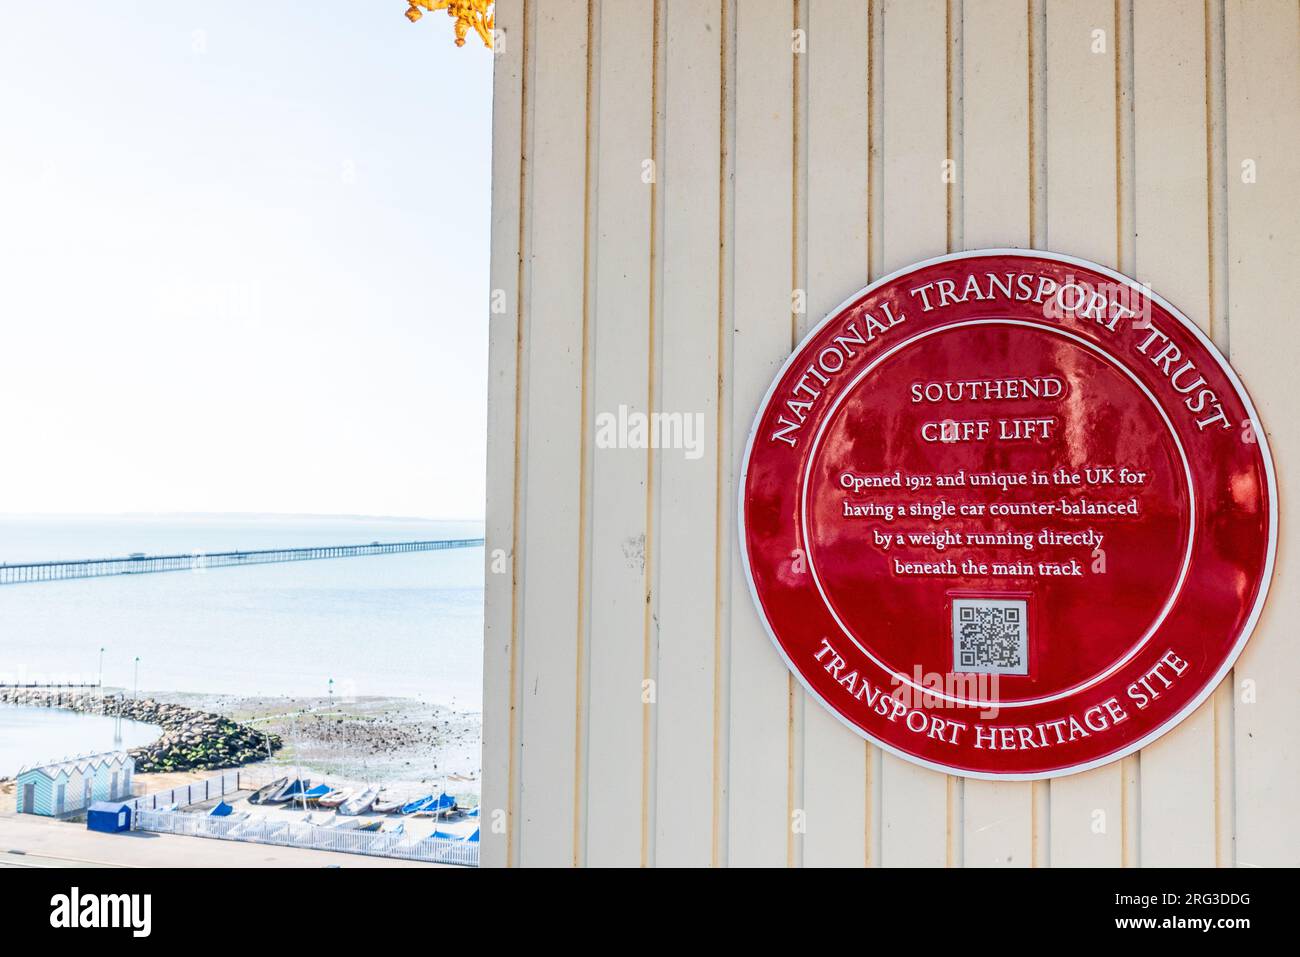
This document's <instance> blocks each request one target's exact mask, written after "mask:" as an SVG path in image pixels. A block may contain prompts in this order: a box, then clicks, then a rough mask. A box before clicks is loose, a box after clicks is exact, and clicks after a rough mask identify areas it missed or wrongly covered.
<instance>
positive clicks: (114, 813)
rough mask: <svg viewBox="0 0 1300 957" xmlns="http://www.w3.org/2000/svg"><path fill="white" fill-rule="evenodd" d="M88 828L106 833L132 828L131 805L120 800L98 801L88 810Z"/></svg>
mask: <svg viewBox="0 0 1300 957" xmlns="http://www.w3.org/2000/svg"><path fill="white" fill-rule="evenodd" d="M86 828H87V829H88V830H91V831H103V832H104V833H105V834H116V833H117V832H118V831H129V830H131V805H129V804H123V803H122V802H120V801H96V802H95V803H94V804H92V805H91V806H90V810H89V811H87V812H86Z"/></svg>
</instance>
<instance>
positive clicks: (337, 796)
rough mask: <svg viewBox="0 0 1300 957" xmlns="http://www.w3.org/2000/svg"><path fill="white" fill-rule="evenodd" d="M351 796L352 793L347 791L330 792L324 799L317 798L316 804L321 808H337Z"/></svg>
mask: <svg viewBox="0 0 1300 957" xmlns="http://www.w3.org/2000/svg"><path fill="white" fill-rule="evenodd" d="M351 796H352V791H351V790H349V789H343V790H338V791H330V793H329V794H326V795H325V796H324V797H322V798H318V799H317V801H316V803H317V804H319V805H320V806H321V807H339V806H340V805H341V804H342V803H343V802H344V801H346V800H347V799H348V798H350V797H351Z"/></svg>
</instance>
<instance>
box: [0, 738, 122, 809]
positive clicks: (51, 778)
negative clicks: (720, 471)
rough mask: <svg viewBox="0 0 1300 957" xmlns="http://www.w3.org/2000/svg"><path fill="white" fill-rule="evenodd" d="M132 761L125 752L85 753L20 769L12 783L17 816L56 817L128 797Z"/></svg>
mask: <svg viewBox="0 0 1300 957" xmlns="http://www.w3.org/2000/svg"><path fill="white" fill-rule="evenodd" d="M134 772H135V761H134V760H133V759H132V758H131V756H130V755H129V754H127V753H126V752H125V751H108V752H105V753H103V754H86V755H82V756H80V757H76V758H65V759H64V760H62V761H53V762H50V763H49V764H41V765H34V766H32V767H25V768H21V769H20V770H19V771H18V775H17V779H16V781H15V783H16V785H17V787H16V789H15V794H16V805H17V807H16V810H17V811H18V813H19V814H41V815H45V816H47V817H58V816H60V815H62V814H68V813H70V812H72V811H80V810H82V809H84V808H89V807H90V806H91V805H92V804H93V803H95V802H96V801H115V800H117V799H119V798H124V797H130V796H131V777H132V775H133V774H134Z"/></svg>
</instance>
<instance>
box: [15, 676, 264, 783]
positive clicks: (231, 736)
mask: <svg viewBox="0 0 1300 957" xmlns="http://www.w3.org/2000/svg"><path fill="white" fill-rule="evenodd" d="M0 703H2V704H13V705H24V706H27V707H34V708H63V709H65V710H67V711H75V712H77V713H79V714H99V715H107V716H109V717H114V716H117V715H121V716H122V717H123V718H126V719H128V720H131V721H141V722H144V723H145V724H156V725H158V726H159V727H160V728H162V735H161V737H159V738H158V740H156V741H154V742H153V743H152V744H147V745H145V746H144V747H142V748H133V749H132V750H131V752H130V754H131V757H132V758H134V759H135V770H136V772H137V773H146V772H149V771H217V770H221V769H222V768H237V767H240V766H242V765H245V764H250V763H252V762H253V761H261V760H265V759H266V758H267V757H269V756H270V755H271V754H273V753H274V752H276V751H279V750H280V749H281V748H282V747H284V742H283V741H282V740H281V739H280V736H279V735H277V734H268V733H267V732H264V731H259V730H257V729H256V728H252V727H250V726H248V725H246V724H240V723H239V722H237V721H234V720H232V719H230V718H227V717H225V716H224V715H220V714H216V713H214V712H211V711H201V710H199V709H197V708H187V707H185V706H184V705H179V704H164V703H162V702H158V701H155V700H154V699H152V698H144V699H130V698H125V697H118V696H114V695H103V696H101V695H99V694H97V693H95V694H74V693H69V692H62V693H60V692H57V691H46V690H32V689H20V688H0Z"/></svg>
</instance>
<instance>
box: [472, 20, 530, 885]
mask: <svg viewBox="0 0 1300 957" xmlns="http://www.w3.org/2000/svg"><path fill="white" fill-rule="evenodd" d="M525 6H526V3H525V0H501V2H499V3H498V4H497V8H496V9H497V13H496V23H497V29H498V31H500V34H501V36H502V37H504V38H505V43H504V45H502V44H501V43H500V42H498V45H497V46H498V49H497V53H496V62H495V64H494V70H493V73H494V75H493V80H492V84H493V97H492V264H491V276H492V293H491V295H492V296H493V297H496V296H497V295H498V290H499V295H500V298H499V300H497V301H499V303H500V305H499V307H495V308H493V309H492V314H491V318H490V320H489V323H488V420H487V428H488V439H489V440H488V443H487V503H486V509H487V511H486V516H487V521H486V529H485V537H486V543H487V547H486V548H485V549H484V556H485V560H486V562H487V574H486V575H485V576H484V614H483V793H482V802H483V808H484V818H485V820H484V821H483V835H482V844H483V848H482V851H481V863H482V865H483V866H484V867H504V866H507V865H508V864H509V863H511V858H510V852H511V850H512V846H513V838H514V837H515V836H517V834H516V832H515V830H514V820H513V816H514V815H513V811H514V795H513V793H512V787H513V784H514V781H515V776H516V768H515V767H514V759H515V757H516V750H515V744H514V742H515V740H516V735H517V734H518V727H517V724H516V721H515V717H516V714H515V707H516V701H517V696H516V691H517V681H516V677H517V675H516V673H515V668H516V667H517V664H518V662H517V658H516V655H515V652H516V650H517V646H516V643H515V634H514V629H515V623H516V622H515V611H516V602H515V599H516V582H517V578H516V576H517V573H518V571H519V567H520V566H519V563H518V562H517V561H516V558H517V555H516V551H515V549H516V547H517V544H518V543H517V541H516V534H515V533H516V527H515V519H516V506H517V504H518V498H517V496H518V493H519V490H520V489H519V478H520V476H519V473H518V471H517V470H516V461H517V459H516V456H517V454H518V446H517V444H516V439H517V438H518V435H517V433H516V430H515V426H516V421H515V418H516V414H517V411H518V394H517V382H518V376H519V372H520V355H519V349H518V345H519V335H520V332H521V329H522V319H521V308H522V303H521V301H520V293H521V292H522V290H521V288H520V282H519V278H520V273H521V268H520V264H521V258H520V257H521V254H522V249H521V246H520V244H521V242H522V237H523V229H524V213H525V209H526V205H525V204H524V201H523V200H524V198H523V192H522V181H523V174H524V172H525V166H524V160H523V156H524V148H523V147H524V142H523V132H524V110H525V108H526V100H525V96H524V76H523V71H524V64H525V47H526V38H525V28H524V8H525ZM502 825H504V827H503V826H502Z"/></svg>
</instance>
